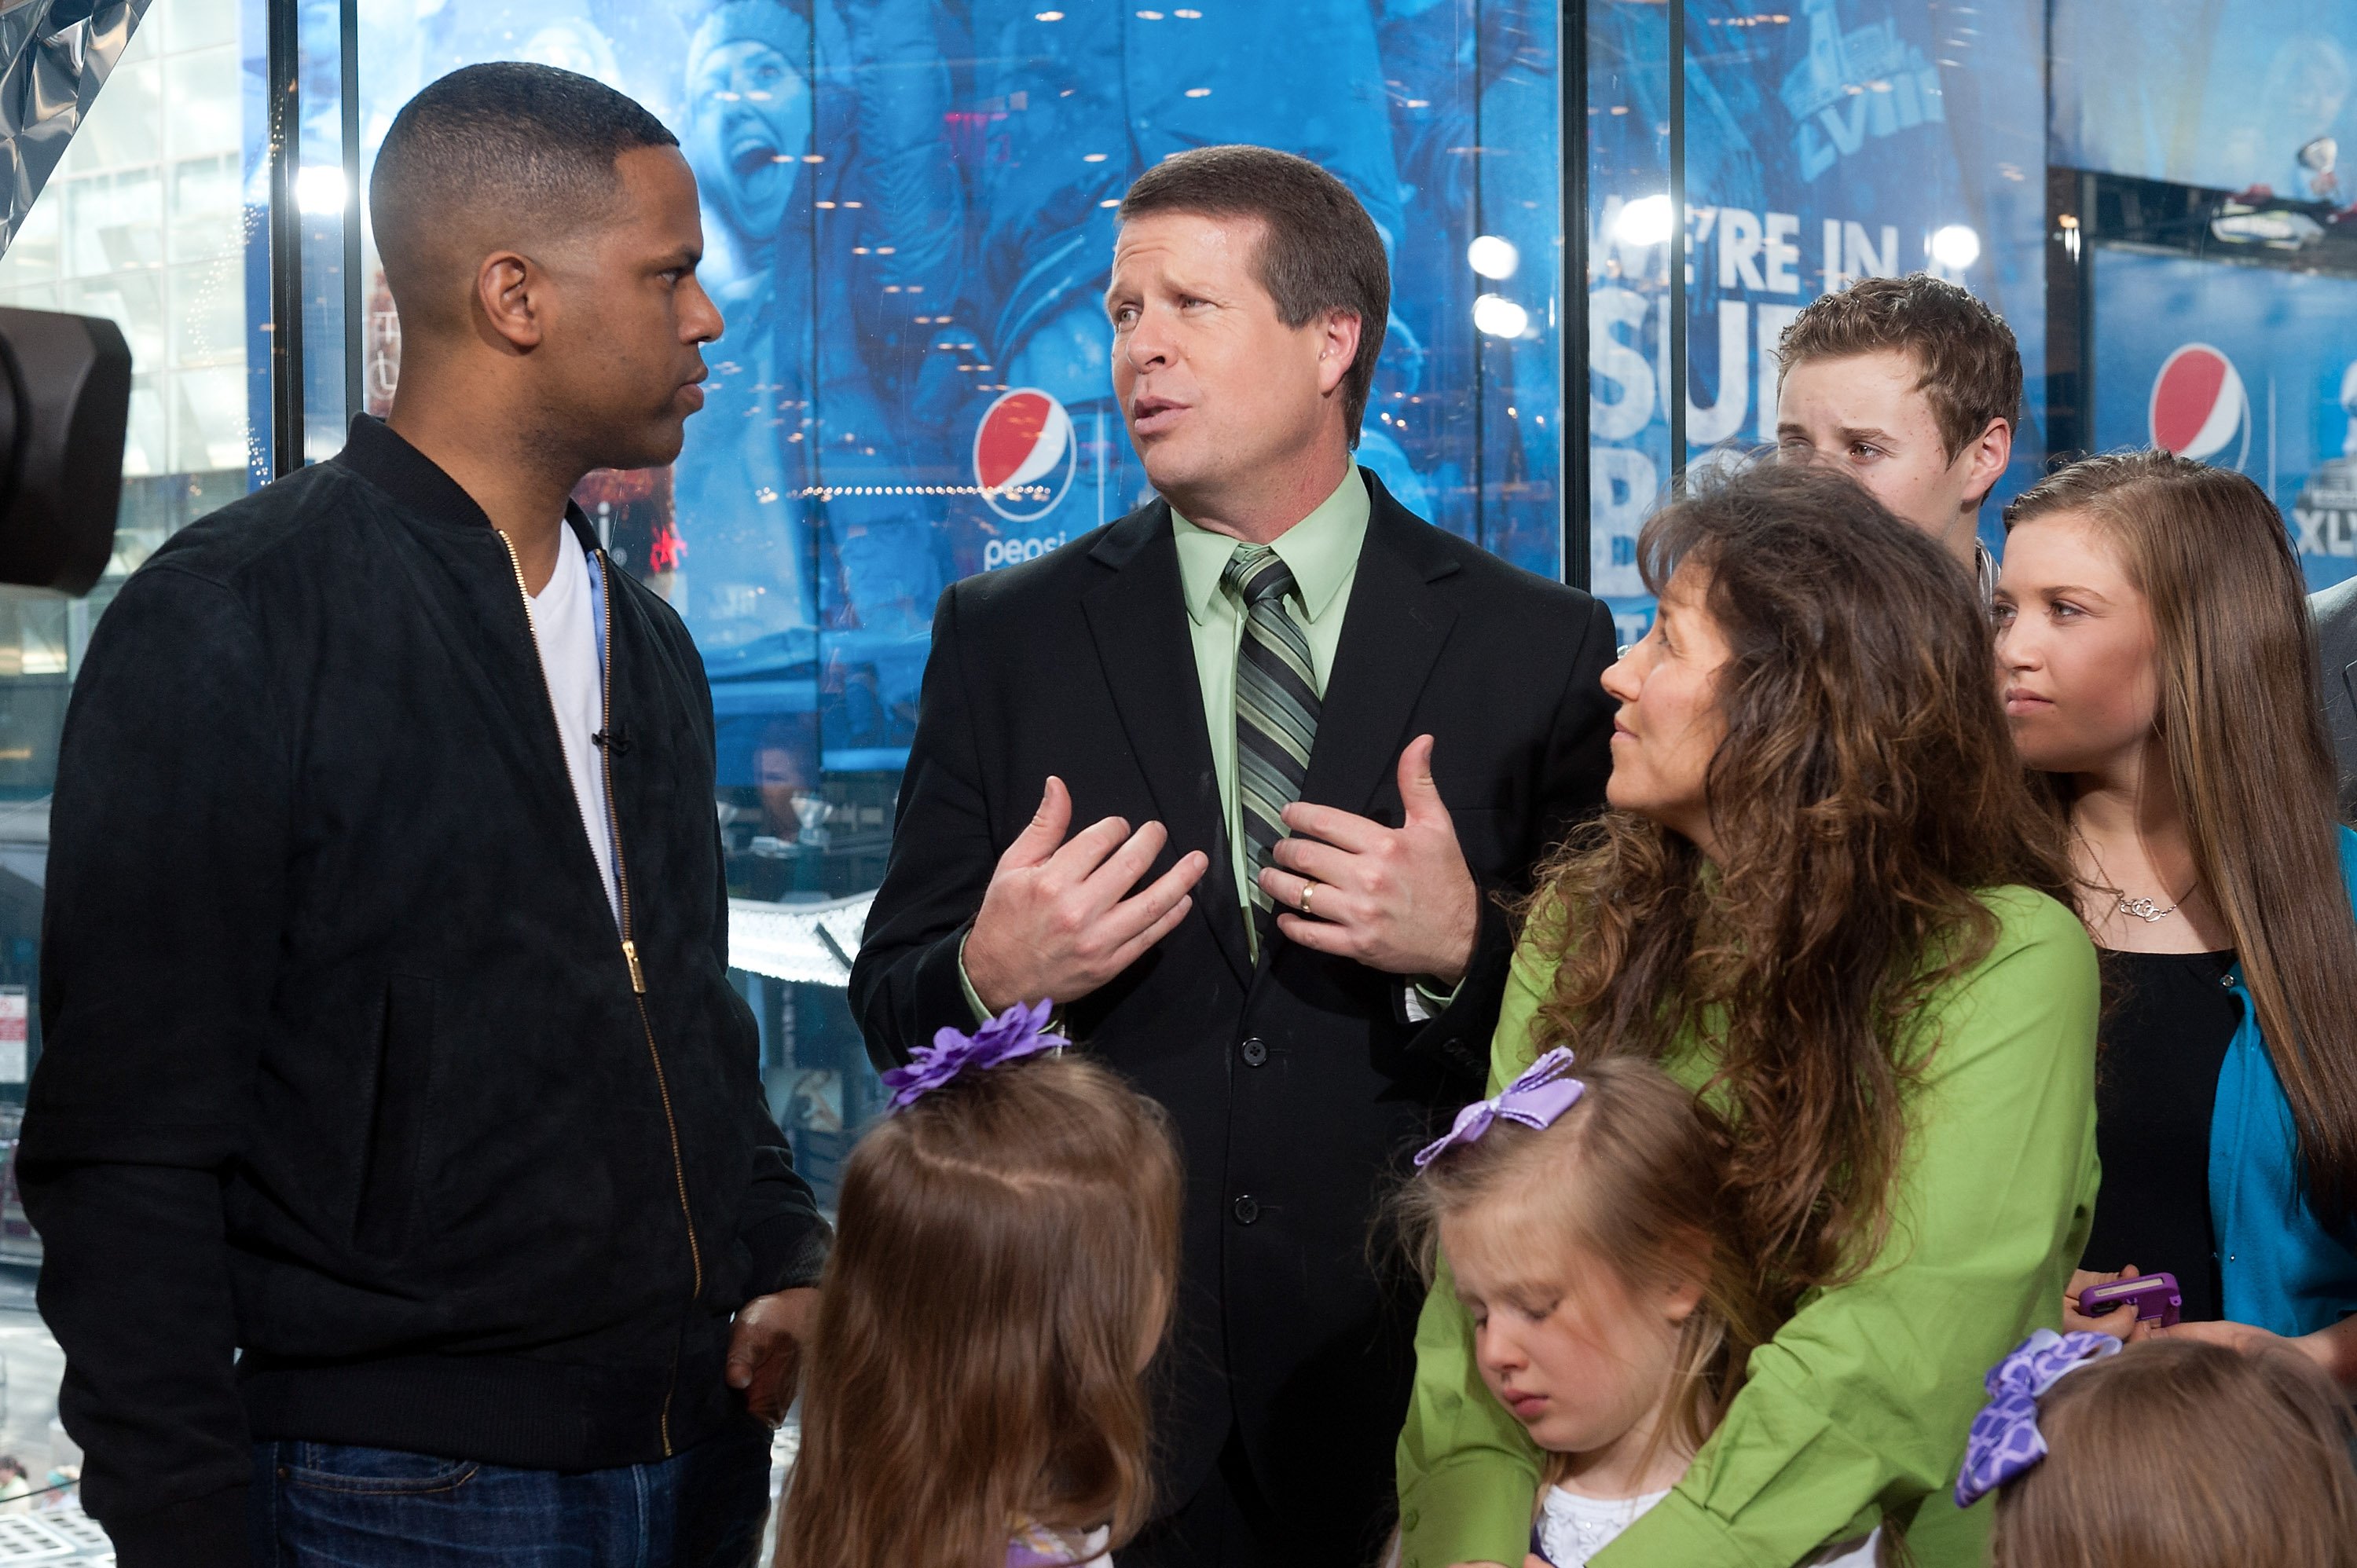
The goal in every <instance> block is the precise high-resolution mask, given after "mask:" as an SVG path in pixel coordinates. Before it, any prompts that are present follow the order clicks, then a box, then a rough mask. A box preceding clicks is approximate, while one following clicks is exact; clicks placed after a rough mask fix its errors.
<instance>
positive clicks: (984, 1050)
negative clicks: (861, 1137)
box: [884, 1001, 1071, 1112]
mask: <svg viewBox="0 0 2357 1568" xmlns="http://www.w3.org/2000/svg"><path fill="white" fill-rule="evenodd" d="M1048 1013H1049V1004H1048V1003H1047V1002H1045V1001H1040V1002H1032V1003H1028V1004H1027V1003H1022V1002H1017V1004H1015V1005H1014V1006H1012V1007H1009V1008H1008V1009H1007V1010H1006V1012H1004V1013H1001V1014H1000V1015H998V1016H997V1017H996V1018H993V1019H991V1020H990V1021H989V1022H988V1023H986V1024H985V1025H983V1026H982V1027H981V1028H979V1029H976V1030H975V1031H974V1033H973V1034H971V1035H967V1034H961V1033H960V1032H959V1031H957V1030H955V1029H939V1030H936V1031H934V1034H933V1043H932V1044H931V1045H930V1046H919V1047H917V1048H916V1049H915V1050H913V1051H910V1052H909V1065H908V1066H907V1067H896V1068H894V1069H892V1070H891V1071H889V1072H888V1073H886V1074H885V1075H884V1087H885V1088H887V1089H888V1090H891V1091H892V1102H891V1104H890V1106H889V1107H888V1112H892V1111H906V1110H907V1109H908V1108H909V1106H911V1105H914V1104H915V1103H916V1102H917V1101H919V1100H920V1099H922V1098H923V1097H924V1096H925V1095H928V1094H930V1093H931V1092H932V1091H933V1090H936V1089H939V1088H941V1086H942V1085H943V1084H945V1083H947V1082H949V1081H950V1080H951V1079H953V1078H956V1077H958V1076H959V1075H961V1074H963V1073H967V1072H981V1071H983V1070H985V1069H989V1068H995V1067H1004V1066H1006V1064H1007V1063H1008V1062H1011V1061H1017V1060H1019V1059H1020V1058H1024V1057H1035V1056H1038V1055H1039V1053H1040V1052H1041V1051H1055V1050H1061V1049H1063V1048H1064V1047H1066V1046H1068V1045H1070V1044H1071V1041H1070V1040H1067V1039H1065V1038H1064V1036H1061V1035H1051V1034H1049V1033H1048Z"/></svg>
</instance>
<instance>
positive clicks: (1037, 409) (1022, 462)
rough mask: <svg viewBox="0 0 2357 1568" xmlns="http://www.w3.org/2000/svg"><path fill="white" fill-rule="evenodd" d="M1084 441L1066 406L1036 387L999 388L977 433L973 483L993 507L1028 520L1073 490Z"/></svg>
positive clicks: (1053, 506)
mask: <svg viewBox="0 0 2357 1568" xmlns="http://www.w3.org/2000/svg"><path fill="white" fill-rule="evenodd" d="M1079 447H1080V444H1079V443H1078V442H1076V441H1074V440H1073V439H1072V416H1071V414H1069V413H1065V412H1064V405H1063V404H1062V403H1058V402H1057V401H1056V400H1055V399H1054V398H1052V397H1050V396H1049V395H1048V394H1047V393H1046V392H1040V391H1039V390H1037V389H1036V388H1032V387H1017V388H1016V389H1015V390H1014V391H1012V392H1001V393H1000V394H999V395H998V398H997V400H996V402H994V403H992V404H991V405H990V407H989V408H988V409H986V410H985V411H984V413H983V416H982V424H981V425H980V426H979V427H978V428H977V429H976V430H975V431H974V483H975V485H977V486H978V487H980V489H981V490H982V499H983V501H984V503H985V505H987V506H988V507H989V508H990V510H993V511H995V512H996V513H997V514H998V515H999V516H1001V517H1003V518H1005V519H1006V521H1009V522H1030V521H1034V520H1035V519H1038V518H1041V517H1045V516H1047V515H1048V513H1049V512H1051V511H1053V510H1056V507H1057V504H1058V503H1059V502H1060V501H1061V500H1062V499H1064V492H1065V491H1067V490H1069V489H1071V488H1072V472H1073V469H1074V468H1075V467H1077V466H1078V462H1079V456H1080V450H1079Z"/></svg>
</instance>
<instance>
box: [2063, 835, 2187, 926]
mask: <svg viewBox="0 0 2357 1568" xmlns="http://www.w3.org/2000/svg"><path fill="white" fill-rule="evenodd" d="M2071 836H2072V838H2074V839H2077V840H2078V841H2079V845H2080V847H2081V848H2082V849H2084V850H2085V851H2086V852H2087V858H2088V859H2089V860H2092V861H2093V862H2094V863H2095V875H2098V876H2100V877H2102V878H2103V880H2102V881H2101V882H2095V883H2091V884H2089V886H2092V887H2093V888H2095V889H2096V890H2097V891H2098V892H2103V893H2108V894H2110V895H2111V896H2112V904H2113V907H2114V908H2117V909H2118V910H2119V912H2120V913H2121V914H2123V915H2128V916H2132V917H2134V918H2136V919H2139V920H2142V921H2143V922H2144V923H2145V924H2146V925H2147V926H2149V925H2154V924H2157V923H2158V922H2159V921H2162V920H2166V919H2167V918H2169V917H2170V916H2171V915H2174V914H2176V913H2177V911H2178V910H2179V909H2181V908H2184V907H2185V900H2186V899H2188V898H2190V897H2193V893H2194V889H2195V888H2198V887H2200V886H2201V878H2200V877H2198V876H2197V877H2195V878H2194V879H2193V886H2191V887H2188V888H2187V889H2186V890H2185V891H2184V892H2183V893H2182V894H2181V895H2179V897H2178V900H2177V902H2176V903H2174V904H2171V905H2170V906H2169V908H2166V909H2164V908H2161V907H2160V906H2159V905H2158V904H2157V903H2155V902H2154V901H2153V900H2151V899H2150V898H2131V897H2128V896H2127V893H2126V890H2124V889H2122V888H2120V887H2116V886H2113V884H2112V874H2111V873H2110V872H2108V871H2105V870H2104V857H2103V856H2102V855H2100V854H2096V853H2095V846H2094V845H2093V844H2091V843H2088V842H2087V835H2086V834H2084V833H2083V832H2080V831H2079V830H2078V829H2077V828H2076V827H2073V828H2072V830H2071Z"/></svg>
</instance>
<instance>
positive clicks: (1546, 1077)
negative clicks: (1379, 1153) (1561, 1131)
mask: <svg viewBox="0 0 2357 1568" xmlns="http://www.w3.org/2000/svg"><path fill="white" fill-rule="evenodd" d="M1586 1092H1587V1085H1586V1084H1584V1083H1582V1082H1580V1081H1579V1079H1576V1078H1574V1077H1572V1076H1571V1052H1570V1051H1568V1050H1567V1049H1566V1048H1565V1047H1562V1046H1557V1047H1555V1049H1553V1050H1551V1051H1549V1052H1548V1053H1547V1054H1546V1055H1544V1056H1543V1057H1541V1058H1539V1059H1538V1060H1536V1061H1534V1062H1533V1063H1532V1064H1531V1065H1530V1067H1529V1069H1527V1070H1526V1071H1524V1072H1523V1076H1522V1077H1520V1078H1518V1079H1514V1081H1513V1082H1512V1083H1510V1084H1508V1085H1506V1087H1505V1088H1504V1089H1503V1090H1501V1091H1500V1092H1498V1093H1497V1094H1494V1095H1492V1096H1491V1097H1490V1098H1489V1099H1487V1100H1477V1101H1474V1102H1473V1103H1472V1104H1470V1105H1469V1106H1467V1107H1466V1108H1465V1109H1464V1110H1462V1111H1459V1112H1458V1113H1457V1124H1456V1125H1455V1126H1453V1127H1451V1128H1449V1129H1448V1133H1447V1134H1446V1135H1445V1136H1443V1137H1439V1138H1436V1139H1435V1140H1433V1141H1432V1142H1431V1143H1429V1144H1426V1145H1425V1146H1424V1147H1423V1148H1421V1149H1418V1150H1417V1151H1416V1153H1415V1168H1416V1169H1418V1170H1422V1169H1423V1168H1424V1167H1425V1166H1426V1165H1430V1164H1432V1162H1433V1161H1435V1160H1437V1159H1438V1158H1439V1157H1440V1156H1441V1155H1444V1154H1446V1153H1447V1152H1448V1151H1449V1150H1450V1149H1453V1148H1455V1147H1456V1146H1457V1145H1458V1144H1471V1143H1476V1142H1479V1141H1480V1136H1481V1134H1482V1133H1486V1132H1488V1131H1489V1130H1490V1124H1491V1122H1495V1121H1497V1120H1498V1118H1500V1117H1501V1116H1502V1117H1504V1118H1505V1119H1506V1120H1507V1121H1509V1122H1521V1123H1522V1124H1523V1126H1525V1127H1552V1126H1554V1125H1555V1118H1556V1117H1558V1116H1560V1115H1562V1114H1563V1113H1564V1112H1566V1111H1568V1110H1570V1109H1571V1108H1572V1107H1573V1106H1575V1105H1577V1104H1578V1103H1579V1097H1580V1096H1581V1095H1582V1094H1585V1093H1586Z"/></svg>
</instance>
